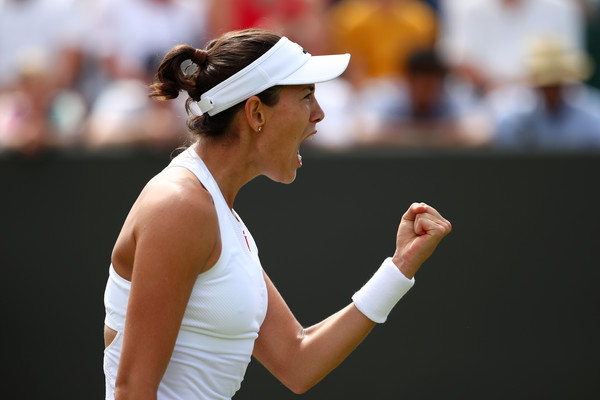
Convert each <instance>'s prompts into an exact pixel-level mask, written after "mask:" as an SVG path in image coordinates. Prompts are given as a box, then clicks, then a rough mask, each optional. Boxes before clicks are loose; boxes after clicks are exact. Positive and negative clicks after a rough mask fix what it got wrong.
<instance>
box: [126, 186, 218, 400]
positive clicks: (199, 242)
mask: <svg viewBox="0 0 600 400" xmlns="http://www.w3.org/2000/svg"><path fill="white" fill-rule="evenodd" d="M199 190H200V191H201V189H192V190H191V191H190V190H188V189H186V188H183V187H181V185H177V184H173V183H164V182H163V183H159V184H155V186H154V187H151V188H150V189H149V190H148V193H146V194H143V195H142V196H141V197H140V200H139V202H140V204H139V205H138V211H137V212H136V214H135V217H134V219H135V221H134V222H133V223H134V229H133V236H134V240H135V255H134V261H133V272H132V278H131V291H130V295H129V303H128V305H127V320H126V324H125V331H124V335H123V348H122V351H121V358H120V362H119V370H118V374H117V378H116V389H115V399H117V400H124V399H156V395H157V390H158V386H159V383H160V381H161V379H162V376H163V374H164V372H165V370H166V368H167V365H168V363H169V360H170V358H171V354H172V352H173V347H174V345H175V340H176V339H177V334H178V332H179V327H180V325H181V320H182V318H183V314H184V311H185V307H186V305H187V302H188V300H189V296H190V294H191V291H192V288H193V285H194V282H195V281H196V278H197V276H198V274H199V273H200V272H202V270H203V269H204V268H205V267H206V266H207V265H208V263H209V260H210V259H211V254H213V252H214V249H215V247H216V246H218V244H217V238H218V222H217V218H216V212H215V210H214V207H213V205H212V201H211V198H210V195H208V194H207V193H204V194H203V193H201V192H199Z"/></svg>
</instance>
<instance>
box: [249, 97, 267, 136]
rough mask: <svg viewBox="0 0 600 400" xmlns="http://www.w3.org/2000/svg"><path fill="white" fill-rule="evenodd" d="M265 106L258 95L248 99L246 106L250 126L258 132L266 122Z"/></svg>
mask: <svg viewBox="0 0 600 400" xmlns="http://www.w3.org/2000/svg"><path fill="white" fill-rule="evenodd" d="M264 108H265V104H264V103H263V102H262V101H261V100H260V98H259V97H258V96H252V97H250V98H249V99H248V100H246V105H245V106H244V112H245V115H246V121H247V122H248V125H250V128H251V129H252V130H254V131H256V132H258V128H259V127H261V126H263V125H264V123H265V114H264Z"/></svg>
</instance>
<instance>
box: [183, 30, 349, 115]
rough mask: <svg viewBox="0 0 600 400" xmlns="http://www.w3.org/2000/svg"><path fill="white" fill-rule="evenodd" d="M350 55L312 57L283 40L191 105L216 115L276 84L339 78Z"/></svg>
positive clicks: (203, 111) (315, 81) (292, 43)
mask: <svg viewBox="0 0 600 400" xmlns="http://www.w3.org/2000/svg"><path fill="white" fill-rule="evenodd" d="M349 62H350V54H348V53H346V54H336V55H327V56H311V55H310V53H308V52H306V50H304V49H303V48H302V47H300V46H299V45H298V44H296V43H294V42H292V41H290V40H289V39H288V38H286V37H282V38H281V39H280V40H279V41H278V42H277V43H275V45H274V46H273V47H271V48H270V49H269V51H267V52H266V53H265V54H263V55H262V56H260V57H259V58H258V59H257V60H255V61H254V62H253V63H252V64H250V65H248V66H247V67H246V68H244V69H242V70H241V71H239V72H237V73H235V74H234V75H232V76H231V77H229V78H227V79H226V80H224V81H223V82H221V83H219V84H218V85H217V86H215V87H213V88H212V89H210V90H209V91H207V92H205V93H204V94H202V96H200V101H195V102H192V103H191V104H190V111H191V112H192V113H193V114H195V115H202V114H204V113H208V115H211V116H212V115H215V114H217V113H220V112H221V111H223V110H226V109H228V108H229V107H231V106H234V105H236V104H238V103H240V102H241V101H243V100H246V99H249V98H250V97H252V96H254V95H256V94H259V93H261V92H262V91H264V90H266V89H268V88H270V87H273V86H276V85H303V84H311V83H318V82H325V81H328V80H331V79H334V78H337V77H338V76H340V75H341V74H342V72H344V71H345V70H346V67H347V66H348V63H349Z"/></svg>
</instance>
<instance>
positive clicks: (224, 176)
mask: <svg viewBox="0 0 600 400" xmlns="http://www.w3.org/2000/svg"><path fill="white" fill-rule="evenodd" d="M244 148H246V149H247V148H248V147H247V146H243V145H242V144H241V143H240V140H238V139H236V138H202V139H200V140H199V141H198V142H196V143H195V144H194V145H192V149H193V150H194V151H196V153H198V155H199V156H200V158H202V161H204V164H206V167H207V168H208V170H209V171H210V173H211V175H212V176H213V178H214V179H215V181H216V182H217V184H218V185H219V189H220V190H221V193H222V194H223V197H224V198H225V201H226V202H227V205H228V206H229V208H233V203H234V201H235V197H236V196H237V194H238V192H239V190H240V189H241V188H242V186H244V185H245V184H246V183H248V182H249V181H251V180H252V179H254V178H255V177H256V176H258V175H259V173H258V172H254V169H253V168H252V163H251V161H250V157H249V152H248V151H247V150H244Z"/></svg>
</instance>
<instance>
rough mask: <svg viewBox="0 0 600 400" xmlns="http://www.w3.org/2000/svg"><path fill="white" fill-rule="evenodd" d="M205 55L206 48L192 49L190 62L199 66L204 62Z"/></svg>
mask: <svg viewBox="0 0 600 400" xmlns="http://www.w3.org/2000/svg"><path fill="white" fill-rule="evenodd" d="M207 55H208V53H207V52H206V50H202V49H196V50H195V51H194V55H193V56H192V62H193V63H194V64H196V65H197V66H199V67H200V66H202V65H203V64H204V63H205V62H206V57H207Z"/></svg>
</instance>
